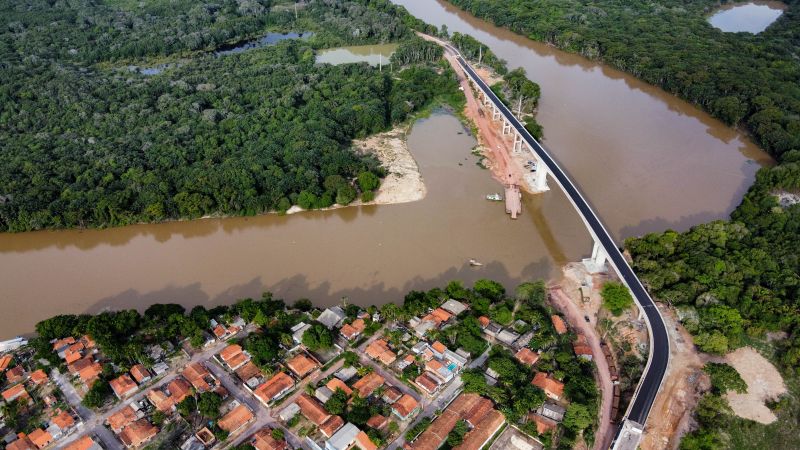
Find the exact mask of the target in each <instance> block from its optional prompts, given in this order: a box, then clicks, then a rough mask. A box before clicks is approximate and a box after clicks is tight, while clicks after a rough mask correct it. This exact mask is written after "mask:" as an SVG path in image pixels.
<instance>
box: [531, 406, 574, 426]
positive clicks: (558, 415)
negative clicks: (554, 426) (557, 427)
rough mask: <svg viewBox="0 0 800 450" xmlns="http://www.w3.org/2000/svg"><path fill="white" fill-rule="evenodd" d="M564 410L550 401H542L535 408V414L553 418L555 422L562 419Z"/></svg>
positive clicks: (565, 410)
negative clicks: (540, 404)
mask: <svg viewBox="0 0 800 450" xmlns="http://www.w3.org/2000/svg"><path fill="white" fill-rule="evenodd" d="M566 412H567V409H566V408H564V407H563V406H561V405H557V404H555V403H551V402H544V403H542V406H540V407H538V408H537V409H536V414H539V415H541V416H544V417H547V418H548V419H552V420H555V421H556V422H561V421H562V420H564V414H566Z"/></svg>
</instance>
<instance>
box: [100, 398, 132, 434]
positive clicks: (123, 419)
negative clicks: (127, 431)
mask: <svg viewBox="0 0 800 450" xmlns="http://www.w3.org/2000/svg"><path fill="white" fill-rule="evenodd" d="M136 418H137V416H136V411H134V409H133V408H131V406H130V405H128V406H126V407H124V408H122V409H120V410H119V411H117V412H115V413H114V414H112V415H111V416H109V417H108V419H106V423H108V426H109V427H110V428H111V431H113V432H114V433H119V432H120V431H122V429H123V428H125V427H127V426H128V425H130V424H132V423H133V422H134V421H136Z"/></svg>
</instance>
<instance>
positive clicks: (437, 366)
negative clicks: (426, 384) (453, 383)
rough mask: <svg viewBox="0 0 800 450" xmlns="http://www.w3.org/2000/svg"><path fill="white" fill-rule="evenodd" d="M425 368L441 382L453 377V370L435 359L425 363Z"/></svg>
mask: <svg viewBox="0 0 800 450" xmlns="http://www.w3.org/2000/svg"><path fill="white" fill-rule="evenodd" d="M425 370H426V371H427V372H429V373H430V374H432V375H433V376H434V377H436V378H438V379H439V381H440V382H441V383H447V382H449V381H450V380H452V379H453V372H452V371H451V370H450V369H448V368H447V367H445V366H444V365H443V364H442V363H440V362H439V361H437V360H435V359H432V360H430V361H428V362H427V363H425Z"/></svg>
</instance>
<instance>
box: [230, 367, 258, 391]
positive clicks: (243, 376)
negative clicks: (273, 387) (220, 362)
mask: <svg viewBox="0 0 800 450" xmlns="http://www.w3.org/2000/svg"><path fill="white" fill-rule="evenodd" d="M234 373H236V376H237V377H239V379H240V380H242V382H244V384H246V385H247V387H249V388H250V389H253V388H255V387H256V386H258V385H259V384H261V383H262V381H263V380H264V378H263V376H262V373H261V369H259V368H258V366H257V365H255V364H253V361H248V362H247V363H245V365H243V366H242V367H239V368H238V369H236V370H235V371H234Z"/></svg>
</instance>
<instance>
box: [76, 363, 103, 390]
mask: <svg viewBox="0 0 800 450" xmlns="http://www.w3.org/2000/svg"><path fill="white" fill-rule="evenodd" d="M102 373H103V366H102V365H101V364H100V363H98V362H93V363H91V364H90V365H88V366H86V367H84V368H83V369H81V370H80V371H78V376H79V377H80V379H81V381H82V382H83V384H84V385H86V387H87V388H90V387H92V385H93V384H94V382H95V381H97V380H99V379H100V374H102Z"/></svg>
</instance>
